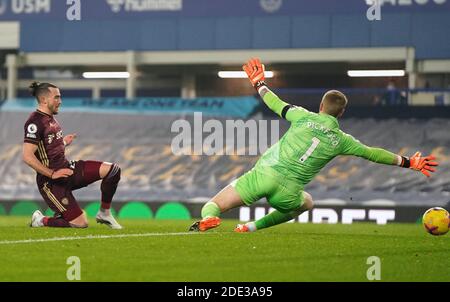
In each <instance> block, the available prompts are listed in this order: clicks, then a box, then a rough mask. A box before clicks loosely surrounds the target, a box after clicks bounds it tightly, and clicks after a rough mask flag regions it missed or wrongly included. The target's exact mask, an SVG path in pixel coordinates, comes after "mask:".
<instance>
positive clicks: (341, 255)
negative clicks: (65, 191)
mask: <svg viewBox="0 0 450 302" xmlns="http://www.w3.org/2000/svg"><path fill="white" fill-rule="evenodd" d="M28 222H29V217H8V216H0V255H1V257H0V281H67V277H66V273H67V270H68V268H69V267H70V265H69V264H67V263H66V261H67V258H68V257H70V256H77V257H79V259H80V261H81V281H247V282H250V281H368V280H367V277H366V274H367V270H368V269H369V268H370V267H371V266H372V263H371V264H367V259H368V257H370V256H377V257H379V258H380V260H381V281H450V262H449V255H450V235H449V234H447V235H445V236H438V237H435V236H431V235H429V234H427V233H426V232H425V231H424V229H423V227H422V225H419V224H388V225H384V226H378V225H375V224H363V223H358V224H353V225H342V224H337V225H328V224H298V223H295V224H284V225H280V226H276V227H273V228H270V229H266V230H262V231H259V232H256V233H249V234H238V233H234V232H233V228H234V226H235V225H236V221H224V222H223V224H222V225H221V226H220V227H219V228H217V229H215V230H211V231H209V232H207V233H186V230H187V229H188V227H189V226H190V224H191V223H192V221H164V220H146V221H138V220H121V221H120V222H121V223H122V225H123V226H124V227H125V229H124V230H120V231H116V230H110V229H109V228H107V227H106V226H103V225H97V224H95V223H94V222H93V221H91V226H90V227H89V228H88V229H50V228H39V229H31V228H29V227H28V226H27V224H28Z"/></svg>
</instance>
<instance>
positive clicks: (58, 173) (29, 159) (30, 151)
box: [22, 142, 73, 179]
mask: <svg viewBox="0 0 450 302" xmlns="http://www.w3.org/2000/svg"><path fill="white" fill-rule="evenodd" d="M37 149H38V146H37V145H35V144H33V143H27V142H24V143H23V150H22V158H23V161H24V162H25V163H26V164H27V165H28V166H30V167H31V168H32V169H33V170H35V171H36V172H38V173H39V174H42V175H44V176H47V177H48V178H50V179H58V178H62V177H69V176H70V175H72V174H73V171H72V170H71V169H67V168H64V169H59V170H52V169H49V168H48V167H46V166H44V165H43V164H42V163H41V162H40V161H39V159H37V157H36V155H34V154H35V153H36V151H37Z"/></svg>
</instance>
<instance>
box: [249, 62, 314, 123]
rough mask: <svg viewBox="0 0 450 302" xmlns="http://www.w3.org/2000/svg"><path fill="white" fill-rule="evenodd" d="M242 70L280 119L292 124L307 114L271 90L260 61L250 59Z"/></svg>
mask: <svg viewBox="0 0 450 302" xmlns="http://www.w3.org/2000/svg"><path fill="white" fill-rule="evenodd" d="M242 69H243V70H244V71H245V73H246V74H247V76H248V78H249V80H250V83H251V84H252V86H253V87H254V88H255V89H256V91H257V92H258V94H259V95H260V96H261V98H262V99H263V101H264V103H265V104H266V105H267V107H269V109H270V110H272V111H273V112H275V113H276V114H278V115H279V116H280V117H282V118H284V119H287V120H288V121H290V122H292V121H296V120H298V119H300V118H301V117H302V116H304V115H305V114H307V112H308V111H307V110H305V109H303V108H301V107H296V106H293V105H291V104H288V103H286V102H284V101H283V100H281V99H280V98H279V97H278V96H277V95H276V94H275V93H273V92H272V91H271V90H270V89H269V87H268V86H267V84H266V82H265V76H264V71H265V69H264V65H263V64H261V61H260V60H259V59H257V58H255V59H250V60H249V61H248V62H247V63H246V64H244V65H243V66H242Z"/></svg>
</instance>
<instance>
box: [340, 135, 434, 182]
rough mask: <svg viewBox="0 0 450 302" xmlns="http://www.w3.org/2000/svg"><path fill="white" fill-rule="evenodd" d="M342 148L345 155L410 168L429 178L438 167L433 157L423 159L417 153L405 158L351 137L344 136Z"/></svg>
mask: <svg viewBox="0 0 450 302" xmlns="http://www.w3.org/2000/svg"><path fill="white" fill-rule="evenodd" d="M342 146H343V150H342V154H343V155H354V156H358V157H362V158H365V159H367V160H370V161H372V162H375V163H379V164H386V165H396V166H400V167H403V168H410V169H412V170H416V171H420V172H422V173H423V174H424V175H425V176H427V177H430V176H431V172H435V171H436V169H435V167H436V166H438V163H437V162H436V161H434V160H435V157H434V156H432V155H430V156H425V157H422V155H421V153H420V152H416V153H415V154H414V155H413V156H411V157H405V156H401V155H398V154H395V153H392V152H390V151H388V150H385V149H382V148H375V147H369V146H366V145H364V144H363V143H361V142H360V141H358V140H356V139H355V138H353V137H352V136H351V135H344V142H343V144H342Z"/></svg>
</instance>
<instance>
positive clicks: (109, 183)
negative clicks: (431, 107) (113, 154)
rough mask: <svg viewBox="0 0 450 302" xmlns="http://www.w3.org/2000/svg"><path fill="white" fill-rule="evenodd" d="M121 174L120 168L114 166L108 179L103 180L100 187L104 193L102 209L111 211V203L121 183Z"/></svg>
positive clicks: (107, 176)
mask: <svg viewBox="0 0 450 302" xmlns="http://www.w3.org/2000/svg"><path fill="white" fill-rule="evenodd" d="M120 172H121V171H120V167H119V166H118V165H116V164H113V165H112V166H111V169H110V170H109V172H108V174H107V175H106V177H105V178H103V180H102V184H101V186H100V188H101V191H102V205H101V208H102V209H105V210H109V209H110V208H111V202H112V199H113V196H114V194H115V193H116V190H117V186H118V184H119V181H120Z"/></svg>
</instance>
